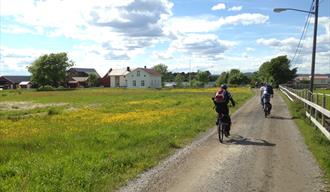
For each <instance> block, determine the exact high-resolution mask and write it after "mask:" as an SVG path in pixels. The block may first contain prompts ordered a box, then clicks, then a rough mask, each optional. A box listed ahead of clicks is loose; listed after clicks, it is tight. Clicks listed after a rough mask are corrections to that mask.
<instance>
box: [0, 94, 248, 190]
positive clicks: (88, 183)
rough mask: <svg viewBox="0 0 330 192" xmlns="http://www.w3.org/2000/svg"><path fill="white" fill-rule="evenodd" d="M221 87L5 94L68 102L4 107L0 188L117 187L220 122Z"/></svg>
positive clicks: (240, 99) (0, 121)
mask: <svg viewBox="0 0 330 192" xmlns="http://www.w3.org/2000/svg"><path fill="white" fill-rule="evenodd" d="M231 91H232V95H233V96H234V98H235V99H236V100H237V102H238V104H239V105H241V104H243V103H244V102H245V101H246V100H247V99H248V98H250V97H251V96H252V92H251V91H250V90H249V89H245V88H244V89H243V88H235V89H232V90H231ZM214 92H215V90H214V89H172V90H127V89H85V90H76V91H70V92H59V91H54V92H34V91H27V92H24V91H23V92H22V93H21V94H15V93H13V92H9V93H7V95H11V96H2V97H1V96H0V98H1V101H6V102H9V101H32V102H37V103H45V104H47V103H67V104H68V105H66V106H65V107H63V106H62V107H51V108H45V109H31V110H29V109H25V110H18V111H15V112H13V111H0V191H112V190H114V189H116V188H118V187H119V186H121V185H123V184H124V183H126V182H127V181H128V180H129V179H132V178H134V177H135V176H136V175H137V174H139V173H140V172H141V171H144V170H147V169H149V168H151V167H153V166H155V165H156V164H157V163H158V162H159V161H160V160H162V159H163V158H164V157H166V156H168V155H169V154H171V153H172V152H173V151H174V150H175V149H177V148H180V147H183V146H184V145H186V144H187V143H189V142H191V140H192V139H193V138H194V137H195V136H196V135H198V134H199V133H201V132H203V131H205V130H207V129H208V128H210V127H212V126H213V124H214V120H215V115H214V111H213V109H212V107H213V104H212V102H211V99H210V98H211V97H212V96H213V94H214ZM236 108H237V107H236ZM236 108H235V109H236ZM235 109H234V110H235ZM27 114H32V115H30V116H26V115H27ZM13 116H15V117H18V118H16V119H11V118H10V117H13Z"/></svg>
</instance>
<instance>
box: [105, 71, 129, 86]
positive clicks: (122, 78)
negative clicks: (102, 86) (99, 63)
mask: <svg viewBox="0 0 330 192" xmlns="http://www.w3.org/2000/svg"><path fill="white" fill-rule="evenodd" d="M130 71H131V70H130V68H129V67H127V68H126V69H111V70H110V71H109V73H108V76H109V77H110V79H109V80H110V87H127V80H126V77H127V74H129V73H130Z"/></svg>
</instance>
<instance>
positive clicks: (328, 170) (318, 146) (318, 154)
mask: <svg viewBox="0 0 330 192" xmlns="http://www.w3.org/2000/svg"><path fill="white" fill-rule="evenodd" d="M281 95H282V96H283V98H284V99H285V101H286V103H287V104H288V107H289V111H290V113H291V115H292V116H293V117H294V121H295V123H296V124H297V125H298V127H299V129H300V132H301V133H302V135H303V136H304V139H305V143H306V145H307V146H308V148H309V150H310V151H311V152H312V153H313V155H314V157H315V158H316V160H317V161H318V162H319V164H320V167H321V168H322V170H324V172H325V176H326V180H327V182H328V183H329V184H330V141H329V140H328V139H327V138H326V137H325V136H324V135H323V134H322V133H321V131H319V130H318V129H317V128H315V127H313V126H312V124H311V123H310V122H309V121H308V120H307V119H306V118H305V114H304V111H305V110H304V105H303V103H300V102H298V101H297V102H290V101H289V100H288V99H287V97H286V96H285V95H284V94H281ZM329 190H330V189H329Z"/></svg>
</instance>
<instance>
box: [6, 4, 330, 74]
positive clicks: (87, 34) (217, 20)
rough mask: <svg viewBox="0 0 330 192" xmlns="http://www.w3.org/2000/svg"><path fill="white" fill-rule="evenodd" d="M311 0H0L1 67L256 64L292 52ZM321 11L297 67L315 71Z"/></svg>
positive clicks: (326, 9)
mask: <svg viewBox="0 0 330 192" xmlns="http://www.w3.org/2000/svg"><path fill="white" fill-rule="evenodd" d="M311 4H312V0H290V1H289V0H223V1H217V0H189V1H187V0H120V1H119V0H83V1H82V0H0V17H1V19H0V75H28V74H29V73H28V71H27V66H29V65H30V64H31V63H32V62H33V61H34V60H35V59H37V58H38V57H39V56H41V55H43V54H49V53H57V52H67V53H68V56H69V59H70V60H72V61H74V63H75V67H85V68H95V69H96V70H97V71H98V73H99V74H100V75H104V74H105V73H106V72H107V71H108V70H109V69H110V68H125V67H126V66H130V67H131V68H135V67H144V66H147V67H152V66H154V65H156V64H159V63H163V64H165V65H167V66H168V69H169V70H170V71H173V72H189V71H197V70H209V71H210V72H211V73H213V74H219V73H221V72H223V71H228V70H230V69H232V68H236V69H240V70H241V71H242V72H253V71H257V70H258V68H259V67H260V65H261V64H262V63H263V62H266V61H269V60H270V59H271V58H274V57H276V56H279V55H288V58H289V59H290V60H292V59H293V57H294V55H295V52H296V48H297V45H298V43H299V39H300V37H301V34H302V31H303V27H304V25H305V21H306V20H307V18H308V14H306V13H302V12H295V11H286V12H282V13H274V12H273V9H274V8H277V7H290V8H296V9H302V10H310V7H311ZM313 18H314V17H313V16H312V17H310V18H309V19H308V28H307V30H306V35H305V36H304V38H303V41H302V44H301V45H302V46H301V47H302V48H301V49H299V50H298V52H297V53H299V54H296V57H295V59H294V60H293V61H292V62H291V65H292V67H297V68H298V73H310V68H311V67H310V66H311V51H312V34H313V25H314V19H313ZM318 23H319V27H318V44H317V55H316V73H330V0H320V12H319V22H318Z"/></svg>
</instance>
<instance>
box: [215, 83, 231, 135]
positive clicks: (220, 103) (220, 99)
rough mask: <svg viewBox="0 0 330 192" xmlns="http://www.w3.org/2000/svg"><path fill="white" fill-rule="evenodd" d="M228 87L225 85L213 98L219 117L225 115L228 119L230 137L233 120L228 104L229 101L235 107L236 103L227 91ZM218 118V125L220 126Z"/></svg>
mask: <svg viewBox="0 0 330 192" xmlns="http://www.w3.org/2000/svg"><path fill="white" fill-rule="evenodd" d="M227 88H228V87H227V85H225V84H223V85H221V87H220V89H219V91H217V92H216V94H215V97H213V98H212V100H213V102H214V105H215V110H216V112H217V113H218V115H220V114H223V115H224V116H225V117H227V119H226V121H227V122H228V124H229V129H228V135H230V133H229V131H230V126H231V118H230V115H229V107H228V103H229V101H230V102H231V104H232V105H233V106H234V107H235V101H234V99H233V98H232V96H231V94H230V93H229V91H227ZM218 120H219V119H218V118H217V122H216V124H217V125H218V124H219V122H218Z"/></svg>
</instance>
